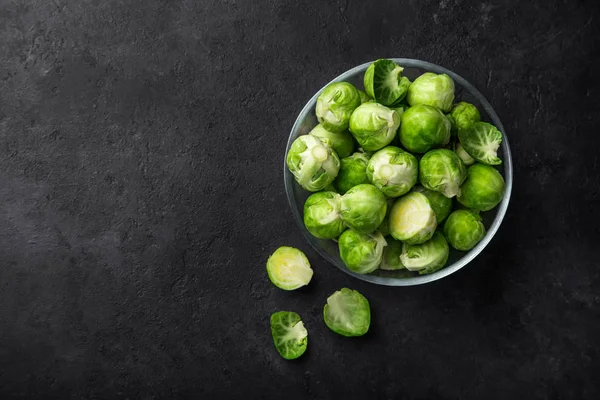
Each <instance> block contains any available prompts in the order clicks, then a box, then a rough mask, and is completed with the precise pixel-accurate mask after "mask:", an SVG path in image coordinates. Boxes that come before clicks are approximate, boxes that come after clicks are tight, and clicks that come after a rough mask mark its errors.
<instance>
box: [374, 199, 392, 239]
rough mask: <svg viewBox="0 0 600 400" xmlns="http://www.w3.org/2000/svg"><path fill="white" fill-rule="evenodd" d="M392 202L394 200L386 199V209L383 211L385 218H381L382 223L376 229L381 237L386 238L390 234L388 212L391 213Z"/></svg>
mask: <svg viewBox="0 0 600 400" xmlns="http://www.w3.org/2000/svg"><path fill="white" fill-rule="evenodd" d="M394 200H395V199H387V209H386V211H385V217H384V218H383V221H381V224H379V227H377V230H378V231H379V232H380V233H381V234H382V235H383V236H388V235H389V234H390V224H389V222H390V212H391V211H392V206H393V205H394Z"/></svg>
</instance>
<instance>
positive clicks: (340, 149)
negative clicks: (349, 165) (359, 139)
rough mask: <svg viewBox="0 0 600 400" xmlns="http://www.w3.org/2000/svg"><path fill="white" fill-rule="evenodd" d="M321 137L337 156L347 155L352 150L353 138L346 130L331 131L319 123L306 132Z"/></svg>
mask: <svg viewBox="0 0 600 400" xmlns="http://www.w3.org/2000/svg"><path fill="white" fill-rule="evenodd" d="M308 134H309V135H313V136H316V137H318V138H319V139H321V141H322V142H323V143H325V144H326V145H328V146H329V147H331V149H332V150H333V151H335V154H337V156H338V157H339V158H344V157H348V156H349V155H350V154H352V152H353V151H354V140H353V139H352V135H351V134H350V132H348V131H342V132H331V131H328V130H327V129H325V128H323V125H321V124H319V125H317V126H315V127H314V128H313V130H312V131H310V132H309V133H308Z"/></svg>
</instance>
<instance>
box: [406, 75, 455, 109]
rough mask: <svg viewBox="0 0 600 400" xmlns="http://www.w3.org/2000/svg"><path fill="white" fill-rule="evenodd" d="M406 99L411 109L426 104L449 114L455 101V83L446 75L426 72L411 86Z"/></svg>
mask: <svg viewBox="0 0 600 400" xmlns="http://www.w3.org/2000/svg"><path fill="white" fill-rule="evenodd" d="M406 98H407V100H408V104H410V105H411V107H413V106H416V105H418V104H425V105H427V106H433V107H437V108H439V109H440V110H442V111H444V112H448V111H450V107H452V101H454V81H453V80H452V78H450V77H449V76H448V75H446V74H440V75H437V74H434V73H433V72H425V73H424V74H423V75H421V76H419V77H418V78H417V79H415V81H414V82H413V83H412V84H411V85H410V86H409V88H408V94H407V95H406Z"/></svg>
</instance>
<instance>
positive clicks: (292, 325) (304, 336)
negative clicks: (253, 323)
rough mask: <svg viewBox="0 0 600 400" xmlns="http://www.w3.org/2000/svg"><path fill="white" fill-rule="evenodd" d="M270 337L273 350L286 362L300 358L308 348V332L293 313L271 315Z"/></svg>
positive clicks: (282, 312)
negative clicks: (273, 345) (271, 336)
mask: <svg viewBox="0 0 600 400" xmlns="http://www.w3.org/2000/svg"><path fill="white" fill-rule="evenodd" d="M271 335H273V343H274V344H275V348H276V349H277V351H278V352H279V354H280V355H281V357H283V358H285V359H286V360H293V359H295V358H298V357H300V356H301V355H302V354H304V352H305V351H306V347H307V346H308V331H307V330H306V328H305V327H304V323H303V322H302V320H301V319H300V316H299V315H298V314H297V313H295V312H293V311H278V312H276V313H273V314H271Z"/></svg>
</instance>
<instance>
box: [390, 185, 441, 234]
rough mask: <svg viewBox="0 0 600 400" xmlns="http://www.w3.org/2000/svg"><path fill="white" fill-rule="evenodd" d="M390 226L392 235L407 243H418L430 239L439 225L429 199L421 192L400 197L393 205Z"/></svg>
mask: <svg viewBox="0 0 600 400" xmlns="http://www.w3.org/2000/svg"><path fill="white" fill-rule="evenodd" d="M389 227H390V234H391V235H392V237H393V238H394V239H396V240H401V241H403V242H405V243H410V244H418V243H423V242H425V241H427V240H429V239H430V238H431V235H433V232H435V228H436V227H437V223H436V218H435V213H434V212H433V208H432V207H431V203H430V202H429V199H428V198H427V197H426V196H425V195H424V194H422V193H419V192H410V193H408V194H406V195H404V196H402V197H400V198H399V199H398V200H396V202H395V203H394V205H393V206H392V211H391V212H390V221H389Z"/></svg>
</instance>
